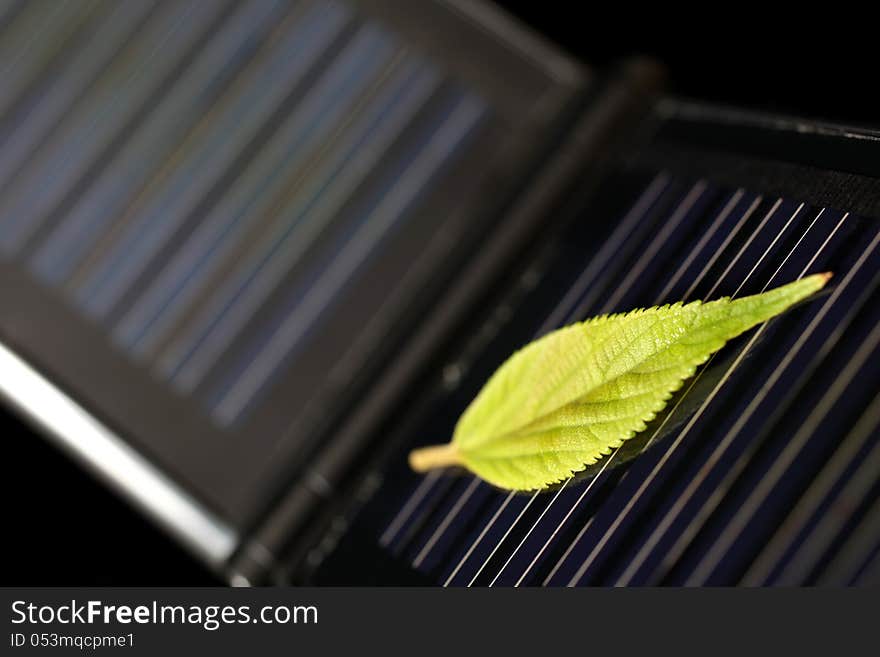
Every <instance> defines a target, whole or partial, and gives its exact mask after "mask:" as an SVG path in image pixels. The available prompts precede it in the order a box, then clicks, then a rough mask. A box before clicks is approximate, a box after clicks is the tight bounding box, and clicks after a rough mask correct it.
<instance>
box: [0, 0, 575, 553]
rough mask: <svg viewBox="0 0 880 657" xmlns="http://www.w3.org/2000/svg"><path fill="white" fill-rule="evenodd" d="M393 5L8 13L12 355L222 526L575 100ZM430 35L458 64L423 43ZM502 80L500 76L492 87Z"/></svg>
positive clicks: (6, 148) (1, 39) (1, 30)
mask: <svg viewBox="0 0 880 657" xmlns="http://www.w3.org/2000/svg"><path fill="white" fill-rule="evenodd" d="M398 14H399V12H396V11H395V8H394V7H383V6H381V3H379V5H376V6H374V5H372V4H371V3H361V4H358V3H349V2H344V1H342V0H304V1H302V2H293V3H292V2H287V1H281V0H247V1H245V2H233V1H230V0H207V1H206V2H201V1H199V2H196V1H195V0H193V1H191V2H190V1H179V2H177V1H170V0H157V1H156V2H139V3H133V4H131V5H129V4H124V5H121V4H119V3H115V2H104V1H102V0H95V1H94V2H86V3H83V2H41V1H37V2H28V3H23V4H19V5H14V6H13V5H12V4H10V5H9V6H8V7H7V8H5V10H4V13H3V14H2V20H0V61H2V62H3V64H2V66H3V67H4V71H3V79H4V85H3V89H2V90H0V117H2V119H0V270H2V272H0V273H2V280H3V284H2V287H0V302H2V304H3V307H4V316H3V318H2V319H0V335H2V338H3V342H4V344H5V345H7V346H8V347H10V348H11V350H12V351H13V352H14V356H13V355H10V356H9V358H10V361H12V360H13V359H14V358H15V357H19V356H21V357H23V359H24V362H25V363H26V365H27V366H32V367H34V368H35V369H36V370H37V371H38V374H39V375H40V376H43V377H45V378H47V379H48V380H49V381H50V382H51V383H52V384H53V385H54V386H55V387H56V388H58V389H60V390H61V391H62V392H63V393H64V394H65V395H67V396H68V397H69V398H70V399H72V400H73V401H74V402H75V403H76V405H78V406H79V407H82V408H83V409H85V411H87V413H88V414H89V415H90V416H93V417H94V418H95V419H96V420H98V421H99V422H100V425H101V426H100V429H101V431H102V432H103V433H102V435H104V436H105V438H106V436H107V435H108V434H110V433H112V434H116V435H117V436H118V437H121V438H122V439H123V441H125V442H126V443H127V444H126V445H125V446H124V451H125V454H127V455H128V456H127V457H126V458H128V459H129V462H130V463H131V462H133V461H138V462H139V463H143V460H146V461H147V462H148V463H149V467H151V468H153V470H151V472H153V475H152V476H153V479H161V480H162V482H163V483H162V485H163V486H165V485H166V484H168V485H173V486H179V487H181V488H182V489H183V490H182V491H181V490H178V491H177V492H176V493H175V494H176V495H178V496H181V497H183V498H187V499H189V501H190V502H192V503H193V504H195V505H197V506H199V508H203V509H204V510H205V512H206V513H207V514H208V515H209V516H210V518H211V520H210V522H211V523H213V524H215V525H217V526H219V527H222V528H223V532H224V533H225V534H226V535H229V534H235V533H236V532H237V530H238V528H239V527H242V526H246V525H249V524H251V523H253V522H254V518H255V517H256V516H258V515H259V514H261V513H263V512H264V510H265V509H266V508H267V506H268V505H269V504H270V503H271V501H272V500H273V499H274V498H275V496H276V495H277V493H278V491H279V490H280V489H284V488H286V487H288V486H289V485H290V482H291V481H292V480H293V478H294V475H295V472H296V471H297V469H298V468H300V467H301V466H302V464H303V463H305V462H307V460H308V457H309V455H310V454H311V453H312V452H313V451H314V449H316V448H317V447H319V446H321V443H320V439H321V436H320V433H319V431H318V430H317V429H316V425H317V424H318V423H319V422H320V421H321V420H322V418H323V417H324V416H326V415H330V416H332V415H333V414H335V413H338V412H341V411H340V410H339V408H340V407H342V406H344V405H345V404H346V403H348V402H347V400H348V399H349V397H351V396H354V395H356V389H357V386H358V385H363V383H364V381H369V378H370V377H371V376H372V373H373V372H374V370H375V368H376V367H377V366H379V365H380V364H381V362H382V358H381V356H382V350H388V349H393V344H394V340H391V339H389V340H387V344H385V342H383V343H382V344H381V345H377V336H382V335H387V334H388V333H389V332H393V333H398V334H400V335H405V334H406V332H407V331H408V330H410V327H411V326H412V324H413V322H415V321H417V320H418V317H419V306H420V305H424V304H425V303H426V302H427V298H422V295H423V294H424V293H425V292H426V291H429V292H431V293H438V292H439V291H440V290H442V289H443V287H444V286H445V285H446V284H447V283H448V280H449V278H450V276H451V275H452V274H453V273H454V271H455V269H456V267H457V265H458V263H460V262H461V261H462V259H463V258H464V257H465V256H466V254H467V253H469V252H470V251H471V250H472V249H473V248H475V246H476V244H477V243H478V242H479V240H480V239H482V236H484V235H485V234H486V233H487V232H488V231H490V229H491V226H492V225H493V222H495V221H496V220H497V213H494V212H490V208H492V207H493V206H494V205H495V204H498V203H503V202H505V200H506V199H507V198H508V197H509V196H510V195H511V194H513V193H514V192H515V191H516V189H517V181H518V180H519V178H521V177H522V176H524V175H525V172H526V171H528V170H530V169H531V168H533V167H534V166H535V163H536V162H537V161H539V160H540V159H541V158H542V157H543V154H542V153H543V152H544V151H545V149H546V148H547V143H548V140H549V139H550V138H551V136H552V134H553V133H554V131H555V130H556V128H555V127H554V126H555V125H556V124H557V123H558V122H559V121H560V120H561V119H560V118H559V117H558V116H556V114H557V112H558V111H560V110H562V109H563V108H565V107H566V106H567V105H569V104H571V103H573V102H574V98H575V96H576V95H577V94H578V93H579V90H580V88H581V87H582V85H583V83H584V79H583V76H582V73H581V72H580V71H579V70H578V68H577V67H576V66H573V65H569V64H568V63H567V62H565V61H564V60H562V59H561V58H560V59H559V61H558V62H556V63H555V64H553V66H552V67H551V68H549V69H548V68H546V64H545V63H544V62H543V61H541V60H538V61H530V60H529V59H528V58H527V56H526V55H525V54H524V50H526V49H528V48H534V47H536V46H535V44H533V43H532V42H531V41H530V38H525V37H524V36H520V33H519V32H517V31H516V30H513V31H512V32H511V31H509V30H506V28H505V30H504V31H502V30H501V29H500V28H501V27H503V24H500V23H499V24H498V25H493V23H492V21H495V20H497V18H493V16H494V15H493V14H488V15H485V16H476V17H475V16H471V15H470V14H469V13H468V12H466V11H461V10H459V9H455V8H452V7H449V6H446V5H445V4H442V3H434V4H430V7H429V8H428V10H427V13H425V14H424V15H420V16H416V17H409V18H407V17H405V16H404V17H401V16H399V15H398ZM432 20H436V28H437V30H439V32H440V33H442V32H444V31H452V32H454V33H456V34H458V35H459V37H460V41H459V45H458V48H457V49H453V48H450V47H449V43H448V42H444V44H441V45H438V44H432V43H431V42H430V41H429V40H425V43H423V44H422V43H420V44H418V45H414V41H415V40H414V39H413V32H414V31H418V30H425V29H426V25H430V24H431V21H432ZM486 20H488V21H489V23H486V22H485V21H486ZM502 32H503V33H502ZM496 33H498V34H496ZM537 47H538V48H539V51H541V52H543V51H542V49H543V46H541V45H538V46H537ZM480 56H483V57H484V58H485V59H481V58H480ZM511 67H512V68H515V69H517V70H519V71H520V72H521V79H520V81H519V82H518V84H517V85H515V86H514V87H513V88H511V87H509V86H504V87H499V86H498V85H497V84H495V82H494V80H496V79H498V77H499V75H500V74H501V73H502V72H503V71H505V70H509V69H511ZM533 104H534V105H535V106H537V105H539V104H540V105H541V106H543V107H545V108H547V109H549V110H551V112H550V113H549V114H548V115H547V117H541V118H539V117H536V116H535V117H532V118H529V117H528V116H527V115H526V114H521V113H520V110H521V109H522V108H524V107H525V108H528V107H529V106H532V105H533ZM514 108H516V110H514ZM477 153H480V154H482V157H480V158H477V157H475V155H476V154H477ZM15 362H16V364H17V365H16V366H17V367H22V368H23V367H24V365H22V363H19V362H18V361H15ZM35 385H36V384H35ZM39 385H42V383H40V384H39ZM15 386H16V384H14V383H9V384H8V386H7V396H10V397H13V398H14V400H15V401H16V403H17V404H19V405H21V404H22V400H21V399H17V398H16V393H15V391H14V390H15ZM62 401H63V403H65V404H66V403H67V402H68V401H69V400H62ZM34 413H36V414H37V415H39V414H40V412H39V411H38V410H37V411H34ZM43 419H45V418H43ZM38 421H42V420H40V418H38ZM50 421H51V420H50ZM60 430H61V431H62V432H63V428H62V429H60ZM105 438H101V439H100V440H102V441H103V440H104V439H105ZM96 440H97V438H96ZM75 442H76V441H75V440H73V442H68V443H66V444H68V446H69V447H70V446H71V445H72V448H73V449H74V451H77V450H80V447H78V446H76V445H75V444H73V443H75ZM129 447H131V448H133V451H131V452H129V451H127V450H128V448H129ZM96 458H98V457H96ZM139 459H140V460H139ZM98 460H99V459H98ZM92 465H93V466H96V467H98V468H99V469H101V467H102V466H101V463H98V462H93V463H92ZM156 471H158V474H156ZM109 476H111V477H114V476H115V475H113V474H112V473H111V475H109ZM168 480H170V484H169V481H168ZM117 484H118V485H120V486H122V487H123V488H125V481H124V478H123V480H122V481H118V482H117ZM129 494H132V495H134V496H135V497H141V498H146V499H141V500H140V502H139V503H140V504H142V505H146V506H147V507H148V508H149V507H150V506H151V505H152V504H153V503H152V501H151V500H150V499H149V497H150V496H149V495H145V494H142V493H140V492H138V491H129ZM159 513H160V514H161V512H159ZM166 515H167V514H166ZM172 515H173V514H172ZM165 521H166V522H170V523H171V525H172V526H173V527H174V528H175V529H176V530H177V531H180V532H184V533H187V532H188V531H189V530H188V529H187V527H186V526H185V524H186V523H182V522H181V521H180V519H179V518H177V517H176V516H175V517H173V518H170V519H169V518H165ZM194 540H195V542H196V543H198V540H199V539H198V537H196V538H195V539H194ZM196 547H197V549H202V548H200V547H199V546H198V545H196ZM229 550H230V543H229V542H228V541H223V549H222V550H220V552H223V554H222V555H218V554H214V555H210V556H211V558H212V560H214V561H215V562H216V563H220V562H222V561H223V560H225V559H226V558H228V556H229V553H230V552H229Z"/></svg>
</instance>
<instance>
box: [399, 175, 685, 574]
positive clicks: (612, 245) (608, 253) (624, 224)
mask: <svg viewBox="0 0 880 657" xmlns="http://www.w3.org/2000/svg"><path fill="white" fill-rule="evenodd" d="M668 184H669V176H668V175H667V174H666V173H664V172H661V173H659V174H657V175H656V176H655V177H654V179H653V180H652V181H651V183H650V184H649V185H648V187H647V188H646V189H645V191H644V192H642V194H641V195H640V196H639V198H638V199H637V200H636V203H635V204H634V205H633V207H632V208H631V209H630V211H629V212H628V213H627V214H626V215H625V216H624V218H623V220H622V221H621V222H620V224H619V225H618V227H617V228H616V229H615V230H614V232H613V233H612V235H611V237H609V239H608V240H607V241H606V242H605V244H604V245H603V246H602V248H601V249H599V252H598V253H597V254H596V257H595V258H593V259H591V264H590V266H589V267H587V269H586V270H584V272H583V273H582V274H581V275H580V276H579V277H578V279H577V281H575V284H574V285H573V286H572V288H571V289H570V290H569V292H568V293H567V294H566V295H565V296H564V297H563V299H562V300H561V301H560V302H559V303H558V304H557V305H556V307H555V308H554V309H553V311H552V312H551V313H550V315H549V316H548V318H547V319H546V320H545V321H544V322H543V324H542V325H541V328H540V329H538V331H537V332H536V333H535V336H534V338H535V339H537V338H538V337H540V336H541V335H542V334H543V333H546V332H547V331H549V330H551V329H552V328H554V327H556V326H557V325H558V323H559V322H560V321H563V319H564V317H565V316H566V311H565V310H564V309H565V308H567V307H569V306H571V304H572V303H573V302H574V301H575V300H576V299H577V298H578V297H580V295H581V294H583V293H584V291H585V290H586V289H588V288H589V286H591V285H592V284H593V283H594V282H595V280H596V279H597V278H598V277H599V276H600V275H601V274H603V273H604V270H605V265H606V264H607V263H608V262H609V261H610V260H611V258H612V257H613V256H614V255H615V254H616V253H617V251H618V250H619V249H620V247H621V246H622V245H623V243H624V242H625V241H626V240H627V238H628V237H630V235H631V234H632V232H633V229H634V228H635V226H637V225H638V223H639V222H640V221H642V220H643V219H644V216H645V214H646V213H647V211H648V210H649V209H650V207H651V206H652V205H653V204H654V202H655V201H656V200H657V198H658V197H659V196H660V194H661V193H662V192H663V191H664V190H665V189H666V187H667V186H668ZM570 312H571V311H568V313H569V314H570ZM436 480H437V477H434V478H433V480H432V482H431V485H433V483H435V482H436ZM423 483H424V482H423ZM420 488H421V485H420V486H419V488H417V489H416V491H418V490H419V489H420ZM425 493H427V491H425V492H424V493H423V496H424V494H425ZM413 495H415V493H413ZM514 496H515V493H513V492H511V493H509V494H508V495H507V496H506V498H505V499H504V501H503V503H502V504H501V506H500V507H499V509H498V511H496V513H495V515H494V516H493V517H492V519H491V520H490V521H489V524H488V525H487V526H486V527H484V528H483V530H482V531H481V532H480V534H479V536H477V539H476V541H474V543H473V544H472V545H471V546H470V547H469V548H468V550H467V552H466V553H465V555H464V557H463V558H462V559H461V560H460V561H459V563H458V564H457V565H456V567H455V569H454V570H453V572H452V574H451V575H450V576H449V578H448V579H447V580H446V583H445V584H444V586H448V585H449V583H450V582H451V581H452V579H453V578H454V577H455V575H456V574H457V573H458V571H459V570H461V567H462V566H463V565H464V563H465V562H466V561H467V560H468V558H469V557H470V555H471V554H472V553H473V551H474V549H475V548H476V547H477V545H478V544H479V543H480V542H481V541H482V540H483V538H484V537H485V535H486V533H487V532H488V531H489V529H490V528H491V526H492V525H493V524H494V523H495V521H496V520H497V519H498V516H499V515H500V513H501V512H502V511H503V510H504V508H506V507H507V505H508V504H510V502H511V500H512V499H513V497H514ZM416 506H417V505H412V506H410V504H409V502H407V504H406V506H405V507H404V509H406V507H410V508H409V509H408V511H407V513H406V515H405V516H404V517H402V518H400V516H402V514H403V510H401V513H399V514H398V518H395V521H397V520H398V519H399V518H400V522H399V526H400V525H402V524H403V523H404V522H406V520H407V519H408V517H409V515H410V514H412V513H413V511H414V510H415V508H416ZM393 522H394V521H392V524H393ZM399 526H398V528H397V529H398V530H399ZM389 529H390V526H389ZM387 533H388V530H387V529H386V530H385V534H387ZM395 533H396V532H395ZM385 534H383V536H384V535H385ZM392 538H393V537H392ZM389 542H390V540H389Z"/></svg>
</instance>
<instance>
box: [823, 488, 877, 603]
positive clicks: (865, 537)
mask: <svg viewBox="0 0 880 657" xmlns="http://www.w3.org/2000/svg"><path fill="white" fill-rule="evenodd" d="M878 535H880V498H878V499H876V500H874V503H873V504H872V505H871V508H870V509H869V510H868V512H867V513H866V514H865V517H864V518H862V519H861V520H860V521H859V524H858V525H857V526H856V527H855V528H854V529H853V530H852V533H851V534H850V535H849V536H848V537H847V538H846V540H845V541H844V543H843V545H842V546H841V547H840V550H839V551H838V552H837V554H836V555H835V556H834V558H832V560H831V563H829V564H828V567H827V569H826V570H825V572H824V573H823V574H822V576H821V577H820V578H819V581H818V582H817V585H818V586H829V585H841V584H850V583H851V582H852V581H853V580H854V579H855V578H856V577H857V576H858V574H859V572H861V571H862V568H863V567H864V566H866V565H868V562H869V560H870V559H871V555H872V553H873V552H874V549H875V547H876V545H875V544H874V543H873V541H872V538H876V537H877V536H878ZM865 543H868V545H867V548H866V546H865ZM848 564H849V565H848ZM853 564H854V565H853Z"/></svg>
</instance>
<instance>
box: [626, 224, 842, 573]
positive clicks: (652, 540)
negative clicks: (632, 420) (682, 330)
mask: <svg viewBox="0 0 880 657" xmlns="http://www.w3.org/2000/svg"><path fill="white" fill-rule="evenodd" d="M798 210H800V208H799V209H798ZM824 212H825V208H822V209H821V210H820V211H819V213H818V214H817V215H816V217H815V218H814V219H813V220H812V221H811V222H810V225H809V226H807V229H806V230H805V231H804V232H803V234H802V235H801V237H800V239H799V240H798V241H797V242H796V243H795V245H794V246H793V247H792V248H791V250H790V251H789V252H788V254H787V255H786V256H785V258H784V259H783V260H782V262H781V263H780V265H779V266H778V267H777V268H776V270H775V271H774V272H773V275H772V276H771V277H770V280H769V281H768V282H767V285H765V286H764V290H766V289H767V287H768V286H769V285H770V283H771V282H772V281H773V280H774V279H775V278H776V276H777V274H779V272H780V271H781V270H782V267H783V266H785V263H787V262H788V261H789V259H790V258H791V256H792V255H793V254H794V253H795V251H796V250H797V248H798V247H799V246H800V244H801V242H803V241H804V238H806V236H807V234H808V233H809V232H810V231H811V230H812V229H813V226H815V225H816V222H817V221H818V219H819V217H821V216H822V214H823V213H824ZM839 227H840V223H838V224H837V227H835V228H834V230H833V231H832V232H831V234H830V235H829V237H828V238H827V239H826V240H825V242H824V243H823V244H822V246H821V248H820V249H819V252H820V253H821V251H822V250H823V249H824V248H825V244H827V243H828V241H829V240H830V239H831V237H832V236H833V235H834V233H836V232H837V228H839ZM814 260H815V256H814V258H813V259H811V262H810V265H812V262H813V261H814ZM810 265H808V267H809V266H810ZM752 271H754V269H753V270H752ZM806 271H807V269H805V270H804V271H803V272H802V273H801V277H802V276H803V275H804V273H806ZM740 287H742V286H740ZM762 332H763V328H761V329H759V331H758V334H757V335H760V334H761V333H762ZM757 335H756V336H755V337H757ZM719 448H720V445H719ZM716 451H717V452H718V454H719V458H720V453H721V452H720V450H719V449H718V448H716ZM713 456H714V455H713ZM713 456H710V457H709V459H708V460H707V464H713V465H714V461H713V460H712V459H713ZM710 469H711V468H702V469H701V470H700V471H699V472H698V473H697V474H696V475H695V477H694V479H692V480H691V481H690V482H689V483H688V486H687V488H686V489H685V491H684V493H682V495H681V496H680V497H679V498H678V500H676V503H675V505H673V509H675V508H677V507H678V506H679V505H682V506H683V505H684V504H686V503H687V501H688V500H689V499H690V497H691V496H692V495H693V493H694V492H695V490H696V488H697V486H698V485H699V483H700V482H702V481H703V479H705V477H706V476H708V473H709V470H710ZM671 514H672V511H670V512H669V513H668V514H667V515H666V516H664V518H663V519H662V520H661V522H660V524H659V525H658V526H657V527H656V528H655V529H654V531H653V532H652V533H651V535H650V536H649V537H648V539H647V540H646V541H645V542H644V543H642V546H641V548H640V549H639V551H638V552H637V553H636V555H635V557H633V559H632V561H631V562H630V564H629V566H627V569H626V570H625V571H624V572H623V574H622V575H621V576H620V578H619V579H618V580H617V582H616V586H626V585H628V584H629V583H630V581H631V580H632V578H633V577H634V576H635V574H636V572H638V569H639V568H641V566H642V564H643V563H644V560H645V559H646V558H647V556H648V554H650V551H651V550H652V549H654V546H655V545H656V544H657V542H658V541H659V540H660V538H661V537H662V535H663V534H664V532H665V531H666V530H667V529H668V525H669V524H671V523H672V521H673V520H674V517H673V516H672V515H671Z"/></svg>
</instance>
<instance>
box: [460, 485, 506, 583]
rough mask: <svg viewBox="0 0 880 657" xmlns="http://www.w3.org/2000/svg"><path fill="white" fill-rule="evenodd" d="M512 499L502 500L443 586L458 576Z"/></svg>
mask: <svg viewBox="0 0 880 657" xmlns="http://www.w3.org/2000/svg"><path fill="white" fill-rule="evenodd" d="M512 499H513V494H510V495H507V496H506V497H505V498H504V501H503V502H502V503H501V504H500V505H499V507H498V509H497V510H496V511H495V513H494V514H493V515H492V518H491V520H489V524H488V525H486V526H485V527H483V530H482V531H481V532H480V535H479V536H477V540H475V541H474V542H473V543H471V546H470V547H469V548H468V551H467V552H465V555H464V557H462V558H461V560H459V562H458V564H457V565H456V566H455V569H454V570H453V571H452V573H451V574H450V575H449V577H447V578H446V581H445V582H443V586H449V584H450V583H451V582H452V580H453V579H455V576H456V575H458V571H459V570H461V567H462V565H464V563H465V562H466V561H467V560H468V558H470V556H471V554H472V553H473V551H474V549H476V547H477V545H479V544H480V541H482V540H483V537H484V536H486V534H487V533H488V532H489V530H490V529H492V527H493V526H494V525H495V521H496V520H498V517H499V516H500V515H501V514H502V512H503V511H504V509H506V508H507V505H508V504H510V500H512Z"/></svg>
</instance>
